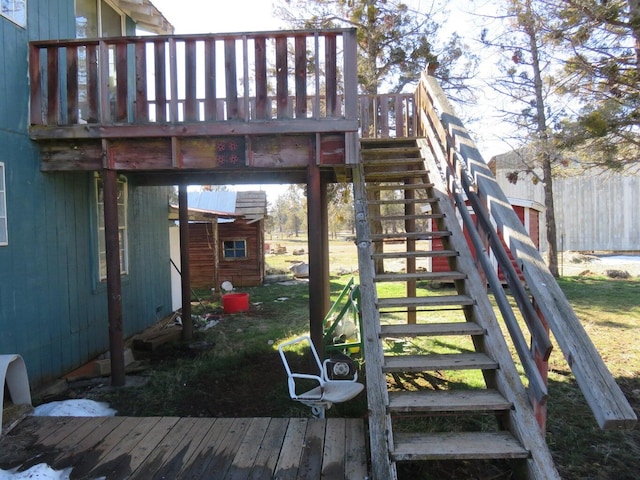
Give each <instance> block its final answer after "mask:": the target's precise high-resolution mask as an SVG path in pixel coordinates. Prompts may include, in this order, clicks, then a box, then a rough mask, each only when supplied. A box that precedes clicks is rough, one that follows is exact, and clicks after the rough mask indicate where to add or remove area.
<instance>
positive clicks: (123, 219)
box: [96, 177, 129, 282]
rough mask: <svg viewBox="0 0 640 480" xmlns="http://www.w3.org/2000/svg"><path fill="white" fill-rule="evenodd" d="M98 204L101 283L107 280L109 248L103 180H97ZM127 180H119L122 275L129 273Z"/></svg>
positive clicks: (119, 233)
mask: <svg viewBox="0 0 640 480" xmlns="http://www.w3.org/2000/svg"><path fill="white" fill-rule="evenodd" d="M96 204H97V222H96V225H97V226H98V232H97V235H98V265H99V268H98V271H99V280H100V281H101V282H103V281H105V280H106V279H107V247H106V239H105V228H104V186H103V183H102V178H101V177H97V178H96ZM127 207H128V199H127V180H126V178H124V177H120V178H119V179H118V241H119V244H120V273H121V274H122V275H125V274H126V273H128V266H129V262H128V253H129V252H128V250H129V249H128V242H127Z"/></svg>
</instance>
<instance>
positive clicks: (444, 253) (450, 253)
mask: <svg viewBox="0 0 640 480" xmlns="http://www.w3.org/2000/svg"><path fill="white" fill-rule="evenodd" d="M371 256H372V257H373V258H382V259H392V258H422V257H457V256H458V252H456V251H455V250H417V251H414V252H383V253H373V254H372V255H371Z"/></svg>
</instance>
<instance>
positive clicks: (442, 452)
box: [391, 432, 529, 461]
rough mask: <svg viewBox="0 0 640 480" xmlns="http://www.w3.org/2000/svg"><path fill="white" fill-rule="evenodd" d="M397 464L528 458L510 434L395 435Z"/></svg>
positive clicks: (450, 433)
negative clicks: (409, 461)
mask: <svg viewBox="0 0 640 480" xmlns="http://www.w3.org/2000/svg"><path fill="white" fill-rule="evenodd" d="M394 444H395V445H394V450H393V452H392V453H391V455H392V457H393V459H394V460H396V461H406V460H445V459H450V460H471V459H478V460H481V459H494V458H503V459H509V458H514V459H515V458H527V457H529V452H528V451H527V450H526V449H524V448H523V447H522V445H521V444H520V442H518V440H516V439H515V438H514V437H513V435H511V434H510V433H509V432H448V433H394Z"/></svg>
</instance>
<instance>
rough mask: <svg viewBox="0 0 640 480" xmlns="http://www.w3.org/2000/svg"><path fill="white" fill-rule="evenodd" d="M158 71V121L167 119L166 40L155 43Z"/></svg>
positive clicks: (154, 49) (156, 68) (155, 61)
mask: <svg viewBox="0 0 640 480" xmlns="http://www.w3.org/2000/svg"><path fill="white" fill-rule="evenodd" d="M153 51H154V55H153V56H154V63H155V72H156V121H157V122H160V123H164V122H166V121H167V61H166V44H165V42H164V41H156V42H154V43H153Z"/></svg>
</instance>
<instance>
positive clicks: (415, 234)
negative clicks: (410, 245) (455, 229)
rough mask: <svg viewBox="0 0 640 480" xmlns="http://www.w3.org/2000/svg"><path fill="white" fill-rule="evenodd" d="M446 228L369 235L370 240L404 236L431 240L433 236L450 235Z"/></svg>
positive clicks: (401, 237) (392, 238) (396, 238)
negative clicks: (433, 230)
mask: <svg viewBox="0 0 640 480" xmlns="http://www.w3.org/2000/svg"><path fill="white" fill-rule="evenodd" d="M450 236H451V232H450V231H448V230H444V231H443V230H436V231H435V232H403V233H375V234H372V235H371V240H372V241H374V242H375V241H380V240H398V239H399V240H402V239H405V238H409V239H413V240H431V239H432V238H434V237H450Z"/></svg>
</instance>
